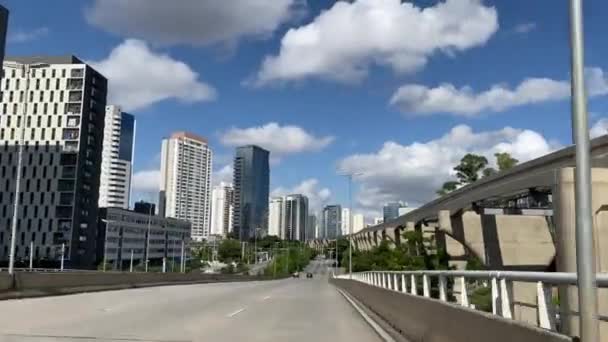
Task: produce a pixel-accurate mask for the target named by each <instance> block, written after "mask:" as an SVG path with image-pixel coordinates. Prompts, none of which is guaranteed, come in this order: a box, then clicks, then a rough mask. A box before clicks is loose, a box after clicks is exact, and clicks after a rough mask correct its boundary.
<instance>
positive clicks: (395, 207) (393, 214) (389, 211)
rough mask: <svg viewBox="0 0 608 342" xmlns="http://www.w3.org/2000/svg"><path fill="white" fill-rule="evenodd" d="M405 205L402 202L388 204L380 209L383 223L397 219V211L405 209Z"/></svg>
mask: <svg viewBox="0 0 608 342" xmlns="http://www.w3.org/2000/svg"><path fill="white" fill-rule="evenodd" d="M405 207H407V205H405V204H403V203H402V202H389V203H387V204H386V205H384V207H383V208H382V214H383V215H382V220H383V221H384V222H388V221H392V220H394V219H396V218H397V217H399V209H400V208H405Z"/></svg>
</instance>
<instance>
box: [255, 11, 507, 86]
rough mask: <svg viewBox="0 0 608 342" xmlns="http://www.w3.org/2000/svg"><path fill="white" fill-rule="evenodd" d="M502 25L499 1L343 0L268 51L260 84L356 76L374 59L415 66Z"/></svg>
mask: <svg viewBox="0 0 608 342" xmlns="http://www.w3.org/2000/svg"><path fill="white" fill-rule="evenodd" d="M497 29H498V18H497V13H496V10H495V9H494V8H493V7H486V6H484V5H482V4H481V1H480V0H447V1H445V2H439V3H438V4H437V5H435V6H432V7H427V8H420V7H416V6H415V5H414V4H412V3H411V2H402V1H401V0H356V1H353V2H346V1H338V2H336V3H335V4H334V5H333V6H332V7H331V8H330V9H328V10H325V11H323V12H321V14H319V15H318V16H317V17H316V18H314V19H313V21H312V22H310V23H308V24H306V25H303V26H300V27H297V28H292V29H290V30H289V31H288V32H287V33H286V34H285V35H284V36H283V38H282V40H281V47H280V51H279V53H278V55H275V56H267V57H266V58H265V59H264V61H263V63H262V66H261V69H260V70H259V72H258V74H257V77H256V81H255V82H254V83H255V84H257V85H263V84H265V83H268V82H271V81H290V80H298V79H305V78H310V77H318V78H325V79H331V80H335V81H340V82H355V81H358V80H360V79H362V78H363V77H365V76H366V74H367V72H368V69H369V67H370V65H373V64H376V65H383V66H390V67H391V68H392V69H393V70H395V71H396V72H413V71H416V70H418V69H420V68H422V67H424V65H425V64H426V62H427V59H428V58H429V57H430V56H431V55H433V54H435V53H438V52H445V53H447V54H449V55H452V54H453V53H454V52H457V51H464V50H467V49H470V48H472V47H475V46H480V45H483V44H484V43H486V41H487V40H488V39H489V38H490V37H491V36H492V35H493V34H494V33H495V32H496V30H497Z"/></svg>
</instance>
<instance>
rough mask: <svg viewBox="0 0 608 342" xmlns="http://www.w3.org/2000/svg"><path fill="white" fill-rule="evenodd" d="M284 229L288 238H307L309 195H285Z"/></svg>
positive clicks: (303, 239) (298, 239) (300, 239)
mask: <svg viewBox="0 0 608 342" xmlns="http://www.w3.org/2000/svg"><path fill="white" fill-rule="evenodd" d="M283 208H284V211H283V217H284V221H283V231H284V236H285V239H286V240H297V241H305V240H306V220H307V219H308V197H306V196H304V195H300V194H293V195H288V196H285V198H284V200H283Z"/></svg>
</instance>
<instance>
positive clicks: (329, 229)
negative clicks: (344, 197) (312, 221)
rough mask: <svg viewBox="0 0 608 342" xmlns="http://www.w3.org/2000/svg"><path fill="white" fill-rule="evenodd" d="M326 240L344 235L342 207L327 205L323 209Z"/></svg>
mask: <svg viewBox="0 0 608 342" xmlns="http://www.w3.org/2000/svg"><path fill="white" fill-rule="evenodd" d="M323 230H324V232H325V234H324V238H326V239H335V238H336V237H338V236H340V235H341V233H342V207H341V206H340V205H338V204H337V205H327V206H325V208H323Z"/></svg>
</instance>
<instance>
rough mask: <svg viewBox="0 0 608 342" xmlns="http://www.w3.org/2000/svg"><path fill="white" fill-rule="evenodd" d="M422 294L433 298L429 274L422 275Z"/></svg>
mask: <svg viewBox="0 0 608 342" xmlns="http://www.w3.org/2000/svg"><path fill="white" fill-rule="evenodd" d="M422 293H423V295H424V296H425V297H430V296H431V286H430V284H429V276H428V275H427V274H423V275H422Z"/></svg>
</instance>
